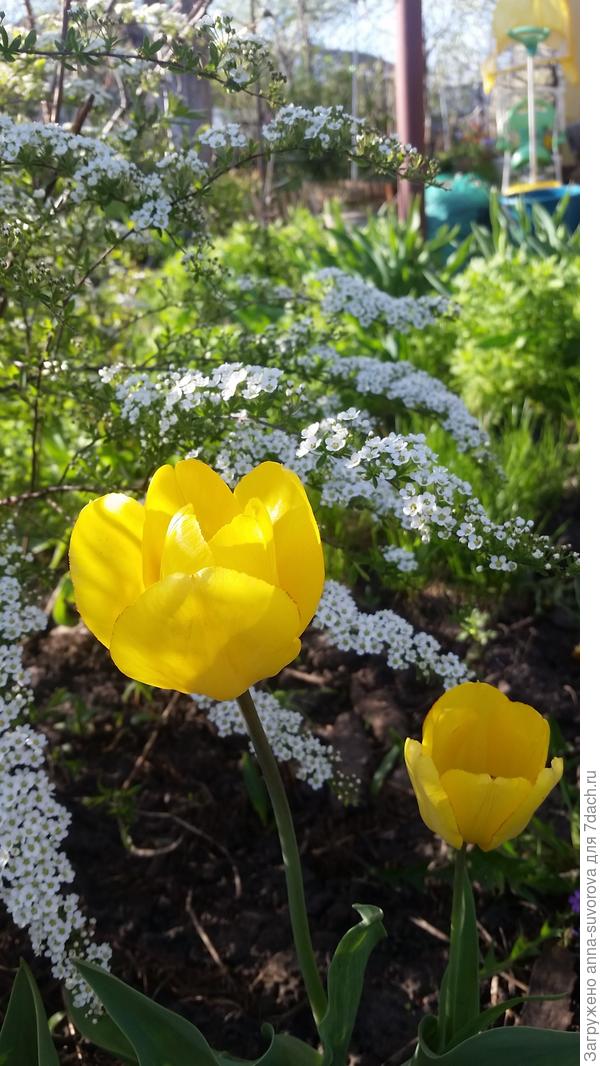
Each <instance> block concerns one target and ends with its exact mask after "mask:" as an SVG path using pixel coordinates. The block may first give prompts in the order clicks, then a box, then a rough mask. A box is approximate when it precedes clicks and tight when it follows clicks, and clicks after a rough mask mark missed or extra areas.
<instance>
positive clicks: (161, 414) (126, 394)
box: [98, 363, 283, 433]
mask: <svg viewBox="0 0 600 1066" xmlns="http://www.w3.org/2000/svg"><path fill="white" fill-rule="evenodd" d="M98 373H99V377H100V380H101V381H102V382H103V384H111V383H112V382H113V381H114V380H115V378H116V377H117V376H118V375H122V367H120V366H117V365H115V366H110V367H102V368H101V369H100V370H99V372H98ZM282 374H283V371H282V370H279V369H278V368H277V367H265V366H250V365H244V364H243V363H222V364H221V365H220V366H217V367H214V368H213V369H211V370H208V371H206V372H203V371H201V370H186V371H181V370H167V371H163V372H161V373H160V374H150V373H148V372H146V371H137V372H136V373H133V374H127V375H126V376H125V377H124V378H123V379H122V380H121V381H118V383H117V384H116V386H115V399H116V400H117V402H118V403H119V404H120V405H121V417H122V418H123V419H124V420H125V421H126V422H129V423H130V424H131V425H136V423H137V422H138V421H139V419H140V416H141V415H142V414H143V413H144V412H148V411H152V413H153V414H154V415H155V416H156V417H157V418H158V428H159V431H160V432H161V433H165V432H167V431H168V430H169V429H171V428H172V427H173V426H174V425H176V423H177V419H178V418H179V417H180V415H181V414H182V412H184V411H193V410H195V409H196V408H198V407H201V406H202V405H206V404H212V405H217V404H220V403H228V402H229V401H230V400H232V399H233V398H234V397H235V396H238V395H239V396H241V397H242V398H243V399H244V400H255V399H256V398H257V397H258V396H260V395H261V394H262V393H272V392H274V391H275V390H276V389H277V387H278V385H279V383H280V380H281V377H282Z"/></svg>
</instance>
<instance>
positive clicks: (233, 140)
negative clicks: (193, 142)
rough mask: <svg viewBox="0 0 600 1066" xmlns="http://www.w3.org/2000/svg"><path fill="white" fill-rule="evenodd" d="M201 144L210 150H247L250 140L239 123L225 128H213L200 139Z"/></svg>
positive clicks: (225, 125) (229, 124) (226, 125)
mask: <svg viewBox="0 0 600 1066" xmlns="http://www.w3.org/2000/svg"><path fill="white" fill-rule="evenodd" d="M198 140H199V141H200V144H205V145H206V146H207V147H208V148H245V147H246V146H247V144H248V138H247V136H246V134H245V133H244V131H243V130H242V128H241V126H240V124H239V122H228V123H225V124H224V125H223V126H212V127H211V128H210V129H208V130H205V131H204V133H201V134H200V135H199V137H198Z"/></svg>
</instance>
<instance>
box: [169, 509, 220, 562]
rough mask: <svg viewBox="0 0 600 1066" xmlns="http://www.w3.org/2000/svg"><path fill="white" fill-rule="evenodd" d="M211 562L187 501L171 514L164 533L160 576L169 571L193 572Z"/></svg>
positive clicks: (198, 526) (211, 558) (211, 557)
mask: <svg viewBox="0 0 600 1066" xmlns="http://www.w3.org/2000/svg"><path fill="white" fill-rule="evenodd" d="M212 565H213V556H212V552H211V550H210V548H209V547H208V544H207V543H206V541H205V539H204V537H203V536H202V533H201V531H200V523H199V522H198V519H197V518H196V515H195V514H194V508H193V507H192V505H191V503H188V504H186V506H185V507H182V508H181V510H180V511H177V513H176V514H174V515H173V517H172V519H171V521H170V522H169V525H168V528H167V532H166V534H165V540H164V546H163V552H162V558H161V563H160V578H161V581H162V579H163V578H165V577H168V576H169V574H194V573H195V572H196V571H197V570H202V569H204V567H206V566H212Z"/></svg>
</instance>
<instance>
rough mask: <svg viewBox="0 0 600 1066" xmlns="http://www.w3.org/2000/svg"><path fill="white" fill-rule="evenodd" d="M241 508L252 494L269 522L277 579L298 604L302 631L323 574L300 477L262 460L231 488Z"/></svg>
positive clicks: (318, 540)
mask: <svg viewBox="0 0 600 1066" xmlns="http://www.w3.org/2000/svg"><path fill="white" fill-rule="evenodd" d="M234 496H235V498H236V500H237V501H238V503H239V504H240V505H241V506H242V507H245V506H246V504H248V503H249V502H250V501H251V500H252V499H253V498H254V497H258V499H259V500H262V502H263V503H264V505H265V507H266V509H267V511H268V513H269V515H270V518H271V521H272V523H273V537H274V543H275V556H276V559H277V573H278V582H279V585H280V587H281V588H282V589H284V590H285V592H287V594H288V595H289V596H291V598H292V599H293V600H294V603H296V604H297V605H298V610H299V612H300V624H301V630H300V631H302V630H303V629H305V628H306V626H307V625H308V623H309V622H310V619H311V618H312V616H313V614H314V613H315V611H316V609H317V606H318V603H319V600H320V598H321V594H322V592H323V582H324V579H325V568H324V563H323V549H322V547H321V537H320V534H319V528H318V526H317V523H316V522H315V516H314V515H313V512H312V508H311V506H310V503H309V501H308V497H307V495H306V492H305V490H304V486H303V484H302V482H301V481H300V479H299V478H298V477H297V475H296V474H294V473H293V472H292V471H291V470H287V469H286V468H285V467H284V466H281V464H280V463H271V462H268V463H261V464H260V466H257V467H256V468H255V469H254V470H251V471H250V473H249V474H246V475H245V477H243V478H242V479H241V481H240V482H239V484H238V485H237V487H236V488H235V490H234Z"/></svg>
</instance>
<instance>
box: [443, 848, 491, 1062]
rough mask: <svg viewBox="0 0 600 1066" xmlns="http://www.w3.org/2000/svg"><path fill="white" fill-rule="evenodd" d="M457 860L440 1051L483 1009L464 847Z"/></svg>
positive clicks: (474, 923) (473, 915) (473, 917)
mask: <svg viewBox="0 0 600 1066" xmlns="http://www.w3.org/2000/svg"><path fill="white" fill-rule="evenodd" d="M455 862H456V866H455V874H454V893H453V900H452V926H451V930H450V950H449V953H448V965H447V967H446V972H445V973H444V976H443V978H442V984H441V989H440V1013H439V1022H438V1047H437V1050H439V1051H443V1050H444V1049H445V1048H447V1047H448V1046H449V1045H450V1044H451V1043H452V1041H453V1039H454V1037H455V1036H456V1034H457V1033H458V1032H460V1031H461V1030H463V1029H465V1028H466V1027H467V1026H468V1025H470V1024H472V1023H473V1022H474V1021H475V1019H476V1018H477V1017H478V1016H479V1011H480V1003H479V939H478V936H477V918H476V916H475V903H474V901H473V889H472V888H471V881H470V879H469V873H468V870H467V858H466V853H465V851H464V850H461V851H457V853H456V859H455Z"/></svg>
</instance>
